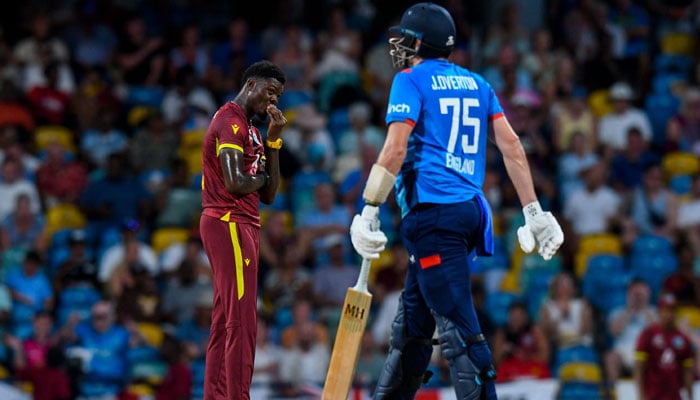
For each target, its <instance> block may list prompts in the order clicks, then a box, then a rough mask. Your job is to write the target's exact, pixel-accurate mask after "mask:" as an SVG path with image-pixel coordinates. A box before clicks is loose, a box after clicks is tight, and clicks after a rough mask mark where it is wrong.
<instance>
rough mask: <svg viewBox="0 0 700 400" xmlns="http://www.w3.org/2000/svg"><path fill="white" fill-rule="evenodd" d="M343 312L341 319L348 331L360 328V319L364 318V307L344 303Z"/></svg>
mask: <svg viewBox="0 0 700 400" xmlns="http://www.w3.org/2000/svg"><path fill="white" fill-rule="evenodd" d="M343 314H345V318H344V321H343V322H344V324H343V325H345V329H347V330H348V331H350V332H356V331H359V330H361V329H362V320H363V319H364V318H365V308H364V307H359V306H356V305H352V304H346V305H345V310H344V311H343Z"/></svg>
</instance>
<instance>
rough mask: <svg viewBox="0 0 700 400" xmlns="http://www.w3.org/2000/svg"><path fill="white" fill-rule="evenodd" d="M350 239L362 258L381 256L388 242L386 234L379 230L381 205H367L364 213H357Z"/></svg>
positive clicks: (363, 210)
mask: <svg viewBox="0 0 700 400" xmlns="http://www.w3.org/2000/svg"><path fill="white" fill-rule="evenodd" d="M350 239H351V240H352V246H353V247H354V248H355V251H357V253H358V254H359V255H361V256H362V258H366V259H370V260H372V259H376V258H379V253H381V252H382V250H384V248H385V246H386V242H387V238H386V235H385V234H384V232H382V231H380V230H379V207H377V206H371V205H366V206H365V207H364V208H363V209H362V214H358V215H355V217H354V218H353V219H352V224H351V225H350Z"/></svg>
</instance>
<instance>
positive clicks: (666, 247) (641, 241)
mask: <svg viewBox="0 0 700 400" xmlns="http://www.w3.org/2000/svg"><path fill="white" fill-rule="evenodd" d="M658 253H673V244H672V243H671V242H670V241H669V240H668V239H666V238H665V237H663V236H656V235H640V236H639V237H637V239H635V241H634V243H632V256H634V255H640V256H641V255H644V254H658Z"/></svg>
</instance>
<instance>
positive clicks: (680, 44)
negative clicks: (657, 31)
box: [661, 32, 695, 56]
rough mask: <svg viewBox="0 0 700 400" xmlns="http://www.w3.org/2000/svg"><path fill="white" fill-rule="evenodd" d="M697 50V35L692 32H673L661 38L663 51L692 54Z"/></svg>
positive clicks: (666, 52) (665, 52)
mask: <svg viewBox="0 0 700 400" xmlns="http://www.w3.org/2000/svg"><path fill="white" fill-rule="evenodd" d="M694 51H695V37H694V36H693V35H692V34H690V33H683V32H672V33H668V34H666V35H664V37H663V38H661V52H662V53H664V54H682V55H688V56H692V55H693V52H694Z"/></svg>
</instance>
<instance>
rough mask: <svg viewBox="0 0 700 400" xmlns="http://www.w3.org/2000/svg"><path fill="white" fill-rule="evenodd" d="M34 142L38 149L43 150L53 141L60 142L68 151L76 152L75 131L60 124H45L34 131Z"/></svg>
mask: <svg viewBox="0 0 700 400" xmlns="http://www.w3.org/2000/svg"><path fill="white" fill-rule="evenodd" d="M34 143H35V144H36V147H37V150H39V151H43V150H45V149H46V147H47V146H48V145H49V144H51V143H58V144H60V145H61V147H63V148H64V149H66V150H67V151H69V152H71V153H74V152H75V144H74V143H73V132H72V131H71V130H70V129H68V128H66V127H64V126H60V125H45V126H40V127H38V128H36V130H35V131H34Z"/></svg>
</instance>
